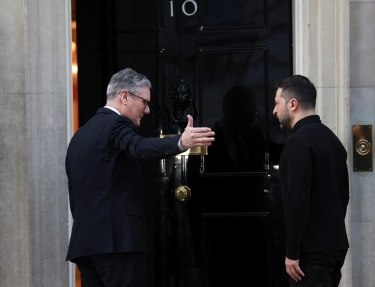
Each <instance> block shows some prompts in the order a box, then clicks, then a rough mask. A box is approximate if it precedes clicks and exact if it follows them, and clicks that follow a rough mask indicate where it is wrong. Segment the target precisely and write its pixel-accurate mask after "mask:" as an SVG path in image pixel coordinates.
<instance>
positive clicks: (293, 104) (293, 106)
mask: <svg viewBox="0 0 375 287" xmlns="http://www.w3.org/2000/svg"><path fill="white" fill-rule="evenodd" d="M297 107H298V101H297V100H296V99H291V100H290V109H291V110H292V111H295V110H296V109H297Z"/></svg>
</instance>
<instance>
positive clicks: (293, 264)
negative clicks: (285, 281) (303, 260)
mask: <svg viewBox="0 0 375 287" xmlns="http://www.w3.org/2000/svg"><path fill="white" fill-rule="evenodd" d="M285 268H286V273H288V274H289V276H290V277H292V278H293V280H294V281H296V282H298V281H301V280H302V277H303V276H305V274H304V273H303V272H302V270H301V268H300V267H299V260H292V259H289V258H288V257H285Z"/></svg>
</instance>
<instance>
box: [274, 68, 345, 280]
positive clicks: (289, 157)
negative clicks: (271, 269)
mask: <svg viewBox="0 0 375 287" xmlns="http://www.w3.org/2000/svg"><path fill="white" fill-rule="evenodd" d="M315 102H316V89H315V86H314V84H313V83H311V82H310V81H309V79H308V78H306V77H304V76H300V75H296V76H291V77H288V78H286V79H284V80H283V81H282V82H281V83H280V84H279V85H278V90H277V92H276V97H275V108H274V110H273V114H274V115H275V116H276V117H277V118H278V120H279V122H280V126H281V127H282V128H287V129H290V130H291V135H290V137H289V138H288V140H287V141H286V143H285V146H284V149H283V152H282V154H281V157H280V168H279V175H280V179H281V185H282V195H283V204H284V215H285V228H286V258H285V266H286V272H287V273H288V274H289V276H290V277H291V278H290V286H316V287H318V286H321V287H323V286H324V287H328V286H329V287H332V286H338V285H339V282H340V280H341V267H342V265H343V264H344V260H345V256H346V253H347V249H348V248H349V243H348V238H347V234H346V229H345V221H344V220H345V215H346V209H347V205H348V202H349V180H348V168H347V164H346V159H347V153H346V150H345V148H344V147H343V145H342V144H341V142H340V140H339V139H338V138H337V137H336V135H335V134H334V133H333V132H332V131H331V130H330V129H329V128H327V127H326V126H325V125H323V124H322V123H321V121H320V118H319V116H318V115H316V114H315Z"/></svg>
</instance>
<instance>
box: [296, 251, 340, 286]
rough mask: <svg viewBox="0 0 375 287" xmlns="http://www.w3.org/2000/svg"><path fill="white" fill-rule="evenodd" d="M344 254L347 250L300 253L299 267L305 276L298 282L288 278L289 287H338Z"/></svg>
mask: <svg viewBox="0 0 375 287" xmlns="http://www.w3.org/2000/svg"><path fill="white" fill-rule="evenodd" d="M346 253H347V249H342V250H331V251H324V252H312V253H302V254H301V258H300V261H299V266H300V268H301V270H302V272H303V273H304V274H305V276H304V277H303V278H302V280H301V281H299V282H295V281H294V280H293V279H292V278H289V282H290V287H338V286H339V283H340V280H341V267H342V266H343V264H344V261H345V256H346Z"/></svg>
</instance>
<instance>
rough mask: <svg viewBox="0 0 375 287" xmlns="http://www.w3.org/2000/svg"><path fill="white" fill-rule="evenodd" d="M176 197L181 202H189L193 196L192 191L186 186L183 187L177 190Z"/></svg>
mask: <svg viewBox="0 0 375 287" xmlns="http://www.w3.org/2000/svg"><path fill="white" fill-rule="evenodd" d="M174 195H175V196H176V198H177V199H178V200H179V201H185V200H188V199H189V198H190V196H191V189H190V188H189V187H187V186H186V185H182V186H179V187H177V188H176V190H175V191H174Z"/></svg>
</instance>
